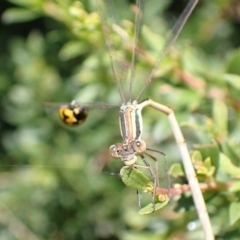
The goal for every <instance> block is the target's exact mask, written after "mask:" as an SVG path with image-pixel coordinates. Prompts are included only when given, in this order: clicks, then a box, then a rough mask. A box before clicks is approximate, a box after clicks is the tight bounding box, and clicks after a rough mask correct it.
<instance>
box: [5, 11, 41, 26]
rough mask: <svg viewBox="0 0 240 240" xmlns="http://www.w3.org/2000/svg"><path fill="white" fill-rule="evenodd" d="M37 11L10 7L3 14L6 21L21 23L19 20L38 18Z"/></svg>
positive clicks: (25, 20) (26, 20)
mask: <svg viewBox="0 0 240 240" xmlns="http://www.w3.org/2000/svg"><path fill="white" fill-rule="evenodd" d="M39 16H40V15H38V14H37V13H36V12H33V11H30V10H26V9H20V8H10V9H8V10H6V11H5V12H4V13H3V15H2V20H3V22H4V23H8V24H9V23H19V22H28V21H31V20H33V19H36V18H38V17H39Z"/></svg>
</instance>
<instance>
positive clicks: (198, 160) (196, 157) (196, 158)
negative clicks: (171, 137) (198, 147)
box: [191, 151, 203, 166]
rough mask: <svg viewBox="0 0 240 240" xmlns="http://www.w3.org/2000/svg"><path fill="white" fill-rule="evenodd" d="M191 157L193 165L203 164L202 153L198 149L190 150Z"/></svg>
mask: <svg viewBox="0 0 240 240" xmlns="http://www.w3.org/2000/svg"><path fill="white" fill-rule="evenodd" d="M191 158H192V161H193V165H194V166H202V165H203V159H202V155H201V153H200V152H199V151H193V152H191Z"/></svg>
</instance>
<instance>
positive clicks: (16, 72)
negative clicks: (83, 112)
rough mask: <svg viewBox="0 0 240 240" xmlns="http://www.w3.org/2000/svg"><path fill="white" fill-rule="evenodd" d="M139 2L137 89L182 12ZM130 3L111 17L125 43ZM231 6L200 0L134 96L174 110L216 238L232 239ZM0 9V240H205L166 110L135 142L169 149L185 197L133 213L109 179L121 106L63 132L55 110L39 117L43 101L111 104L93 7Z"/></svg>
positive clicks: (237, 142)
mask: <svg viewBox="0 0 240 240" xmlns="http://www.w3.org/2000/svg"><path fill="white" fill-rule="evenodd" d="M123 2H124V1H123ZM148 2H149V3H148ZM148 2H146V6H145V9H146V15H145V18H144V26H143V28H142V35H141V41H140V47H141V50H142V52H141V53H142V54H140V55H139V56H138V57H137V58H138V59H137V60H138V61H137V62H138V65H137V71H136V82H134V94H137V93H138V90H139V88H140V87H141V86H142V82H141V81H142V80H144V77H145V76H147V75H148V74H149V71H150V69H151V67H152V65H153V64H154V59H155V58H156V56H157V52H158V51H159V49H160V48H161V46H162V45H163V44H164V39H165V38H166V36H167V33H168V32H169V29H171V26H172V25H173V23H174V22H175V18H176V16H179V12H180V9H179V5H178V4H176V2H177V1H167V0H164V1H156V0H155V1H153V0H151V1H148ZM173 3H175V4H173ZM127 6H128V3H127V1H126V2H124V3H119V7H118V9H117V10H118V11H119V12H120V15H121V16H123V17H128V21H124V22H123V25H124V26H125V27H126V29H127V31H128V33H129V34H130V35H131V36H132V33H133V23H132V22H133V18H132V15H131V14H130V13H131V12H132V8H130V7H128V8H127V9H126V7H127ZM237 7H239V3H238V1H229V0H221V1H219V0H213V1H205V2H204V1H200V3H199V4H198V5H197V7H196V9H195V10H194V13H193V15H192V16H191V17H190V20H189V21H188V22H187V25H186V26H185V27H184V29H183V31H182V33H181V34H180V36H179V39H178V40H177V42H176V44H175V46H174V47H173V48H172V49H171V51H170V53H169V54H168V56H167V57H166V59H165V60H164V61H163V63H162V64H161V66H160V68H159V69H158V71H157V73H156V77H155V79H154V81H153V82H152V83H151V84H150V85H149V87H148V88H147V89H146V91H145V93H144V96H143V99H144V98H145V97H149V98H152V99H154V100H155V101H158V102H160V103H162V104H165V105H167V106H170V107H171V108H172V109H174V111H175V114H176V116H177V119H178V120H179V123H180V124H181V128H182V130H183V133H184V136H185V138H186V140H187V144H188V146H189V149H190V150H191V156H192V160H193V164H194V168H195V170H196V173H197V177H198V179H199V181H200V183H201V188H202V191H203V193H204V198H205V200H206V203H207V207H208V211H209V214H210V217H211V222H212V225H213V229H214V232H215V235H216V239H224V240H225V239H226V240H231V239H232V240H234V239H238V238H239V235H240V230H239V227H238V226H239V221H240V214H239V212H240V211H239V210H240V204H239V202H240V183H239V178H240V158H239V155H240V134H239V131H240V124H239V118H240V114H239V111H240V102H239V91H240V70H239V69H240V68H239V63H240V50H239V45H240V35H239V30H238V28H239V26H240V24H239V16H238V15H237V13H236V11H235V9H237ZM1 9H2V11H3V10H4V9H5V10H4V12H3V13H2V15H1V20H2V22H1V28H0V33H1V34H0V46H1V55H0V106H1V114H0V160H1V161H0V165H1V166H0V170H1V171H0V187H1V192H0V200H1V201H0V212H1V214H0V239H6V240H15V239H51V240H55V239H58V240H61V239H124V240H128V239H129V240H130V239H131V240H132V239H168V240H171V239H179V236H181V239H199V240H200V239H204V238H203V233H202V231H201V227H200V223H199V220H198V217H197V214H196V211H195V209H194V205H193V202H192V198H191V193H190V192H189V189H187V186H186V178H185V176H184V174H183V173H184V172H183V168H182V164H181V159H180V157H179V152H178V149H177V146H176V144H175V141H174V139H173V135H172V131H171V128H170V126H169V123H168V120H167V118H166V117H165V116H164V115H160V114H159V113H158V112H155V111H153V110H144V113H143V114H144V116H143V118H144V130H143V131H144V136H143V139H144V140H146V142H147V145H148V146H149V147H155V148H156V149H160V148H161V150H163V151H164V152H165V153H166V155H167V159H168V160H169V165H170V175H171V177H172V178H173V179H172V182H176V183H177V186H178V188H179V189H182V191H183V193H182V194H180V195H178V196H174V197H173V201H170V203H169V204H168V206H166V207H164V208H162V209H161V210H159V211H156V212H155V213H153V214H148V215H145V216H141V215H139V214H138V211H137V198H136V194H135V192H134V190H133V189H131V188H129V187H127V186H125V185H124V184H123V183H122V181H121V180H120V179H119V178H117V177H114V176H111V174H110V173H112V172H114V173H117V174H118V173H119V172H120V169H121V168H122V166H123V163H121V162H116V161H115V160H112V159H111V158H110V156H109V153H108V148H109V146H110V145H111V144H114V143H116V142H121V136H120V134H119V126H118V109H117V110H114V109H113V110H96V111H95V110H92V111H91V112H90V115H89V119H88V121H87V122H86V123H85V124H84V125H83V126H81V127H77V128H71V129H69V128H67V127H65V126H63V124H62V123H61V122H60V120H59V119H58V117H57V108H53V109H50V112H52V114H50V115H46V113H45V112H44V109H43V104H42V103H43V102H70V101H72V100H73V99H75V100H78V101H81V102H107V103H114V104H118V103H120V97H119V95H118V93H117V89H116V86H115V84H114V81H113V80H112V73H111V67H110V61H109V57H108V54H107V51H106V48H105V42H104V37H103V35H102V29H101V25H100V21H99V17H98V14H97V11H96V8H95V4H94V1H88V0H86V1H84V0H83V1H71V0H55V1H44V0H31V1H30V0H29V1H26V0H24V1H23V0H8V1H5V3H3V5H2V6H1ZM128 12H129V15H128ZM130 187H131V186H130ZM148 207H150V208H149V209H152V206H151V205H149V206H148Z"/></svg>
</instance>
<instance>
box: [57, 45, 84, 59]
mask: <svg viewBox="0 0 240 240" xmlns="http://www.w3.org/2000/svg"><path fill="white" fill-rule="evenodd" d="M87 51H88V47H87V44H86V43H84V42H83V41H70V42H67V43H66V44H65V45H64V46H63V47H62V49H61V51H60V53H59V57H60V59H61V60H63V61H67V60H69V59H72V58H75V57H77V56H79V55H81V54H83V53H85V52H87Z"/></svg>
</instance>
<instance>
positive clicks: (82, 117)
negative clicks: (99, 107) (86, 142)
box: [58, 105, 88, 126]
mask: <svg viewBox="0 0 240 240" xmlns="http://www.w3.org/2000/svg"><path fill="white" fill-rule="evenodd" d="M58 113H59V117H60V119H61V120H62V122H63V123H64V124H66V125H67V126H79V125H81V124H83V123H84V122H85V121H86V119H87V117H88V111H87V109H86V108H83V107H76V106H71V105H69V106H62V107H60V108H59V110H58Z"/></svg>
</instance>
